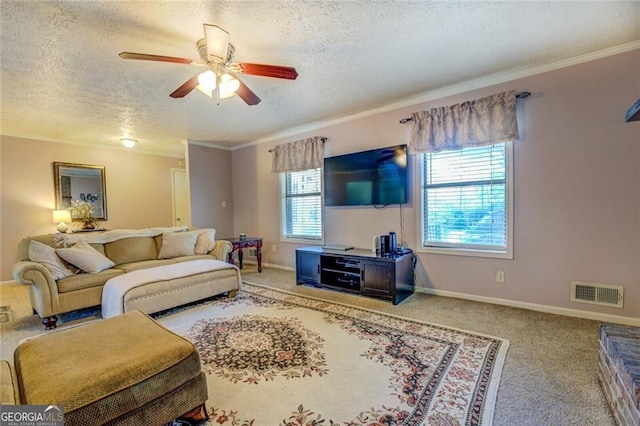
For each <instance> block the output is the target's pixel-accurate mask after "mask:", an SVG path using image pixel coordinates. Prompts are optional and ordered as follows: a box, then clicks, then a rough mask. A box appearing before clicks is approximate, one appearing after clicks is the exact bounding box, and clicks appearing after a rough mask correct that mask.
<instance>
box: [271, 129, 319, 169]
mask: <svg viewBox="0 0 640 426" xmlns="http://www.w3.org/2000/svg"><path fill="white" fill-rule="evenodd" d="M325 139H326V138H323V137H322V136H314V137H312V138H308V139H302V140H299V141H295V142H290V143H285V144H282V145H278V146H276V147H275V148H274V149H273V150H272V151H273V165H272V167H271V172H272V173H283V172H300V171H302V170H309V169H317V168H319V167H322V159H323V157H324V150H323V143H324V140H325Z"/></svg>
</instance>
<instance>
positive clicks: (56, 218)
mask: <svg viewBox="0 0 640 426" xmlns="http://www.w3.org/2000/svg"><path fill="white" fill-rule="evenodd" d="M60 222H71V212H70V211H69V210H54V211H53V223H60Z"/></svg>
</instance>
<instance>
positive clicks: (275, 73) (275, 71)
mask: <svg viewBox="0 0 640 426" xmlns="http://www.w3.org/2000/svg"><path fill="white" fill-rule="evenodd" d="M233 65H235V66H237V68H238V69H237V70H235V69H234V71H237V72H241V73H243V74H249V75H260V76H263V77H274V78H286V79H287V80H295V79H296V78H297V77H298V71H296V69H295V68H293V67H283V66H280V65H265V64H250V63H247V62H242V63H238V64H233Z"/></svg>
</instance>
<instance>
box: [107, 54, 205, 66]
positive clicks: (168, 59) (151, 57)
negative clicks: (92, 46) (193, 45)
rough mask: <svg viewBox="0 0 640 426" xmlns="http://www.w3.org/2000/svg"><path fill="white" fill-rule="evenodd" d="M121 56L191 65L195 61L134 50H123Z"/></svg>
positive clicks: (123, 57)
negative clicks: (135, 51) (134, 51)
mask: <svg viewBox="0 0 640 426" xmlns="http://www.w3.org/2000/svg"><path fill="white" fill-rule="evenodd" d="M120 57H121V58H122V59H141V60H143V61H160V62H172V63H175V64H187V65H191V64H192V63H193V62H194V61H193V60H191V59H186V58H176V57H173V56H160V55H149V54H146V53H133V52H122V53H120Z"/></svg>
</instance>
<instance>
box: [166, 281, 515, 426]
mask: <svg viewBox="0 0 640 426" xmlns="http://www.w3.org/2000/svg"><path fill="white" fill-rule="evenodd" d="M157 319H158V321H159V322H161V323H163V324H164V325H165V326H166V327H168V328H169V329H171V330H173V331H174V332H176V333H178V334H181V335H183V336H185V337H187V338H188V339H190V340H191V341H192V342H194V344H195V345H196V346H197V348H198V350H199V352H200V357H201V360H202V366H203V370H204V371H205V373H206V375H207V384H208V391H209V399H208V401H207V403H206V406H207V410H208V412H209V415H210V418H211V419H210V424H214V425H218V424H224V425H233V426H235V425H242V426H245V425H256V426H258V425H266V426H272V425H283V426H284V425H349V426H356V425H452V426H453V425H490V424H491V422H492V419H493V411H494V406H495V401H496V394H497V391H498V385H499V382H500V375H501V372H502V367H503V363H504V358H505V355H506V352H507V348H508V345H509V343H508V341H506V340H503V339H498V338H494V337H490V336H484V335H478V334H475V333H471V332H467V331H462V330H455V329H450V328H446V327H441V326H436V325H432V324H427V323H424V322H420V321H416V320H410V319H405V318H401V317H397V316H390V315H387V314H382V313H378V312H375V311H371V310H366V309H362V308H358V307H355V306H350V305H344V304H338V303H334V302H328V301H324V300H321V299H315V298H310V297H306V296H300V295H294V294H292V293H287V292H285V291H282V290H277V289H273V288H268V287H261V286H257V285H253V284H249V283H246V282H245V283H243V288H242V290H240V291H239V292H238V294H237V295H236V297H235V298H234V299H217V300H213V301H209V302H206V303H203V304H201V305H198V306H195V307H192V308H189V309H185V310H177V311H174V312H171V313H170V314H169V315H161V316H160V317H158V318H157Z"/></svg>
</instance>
